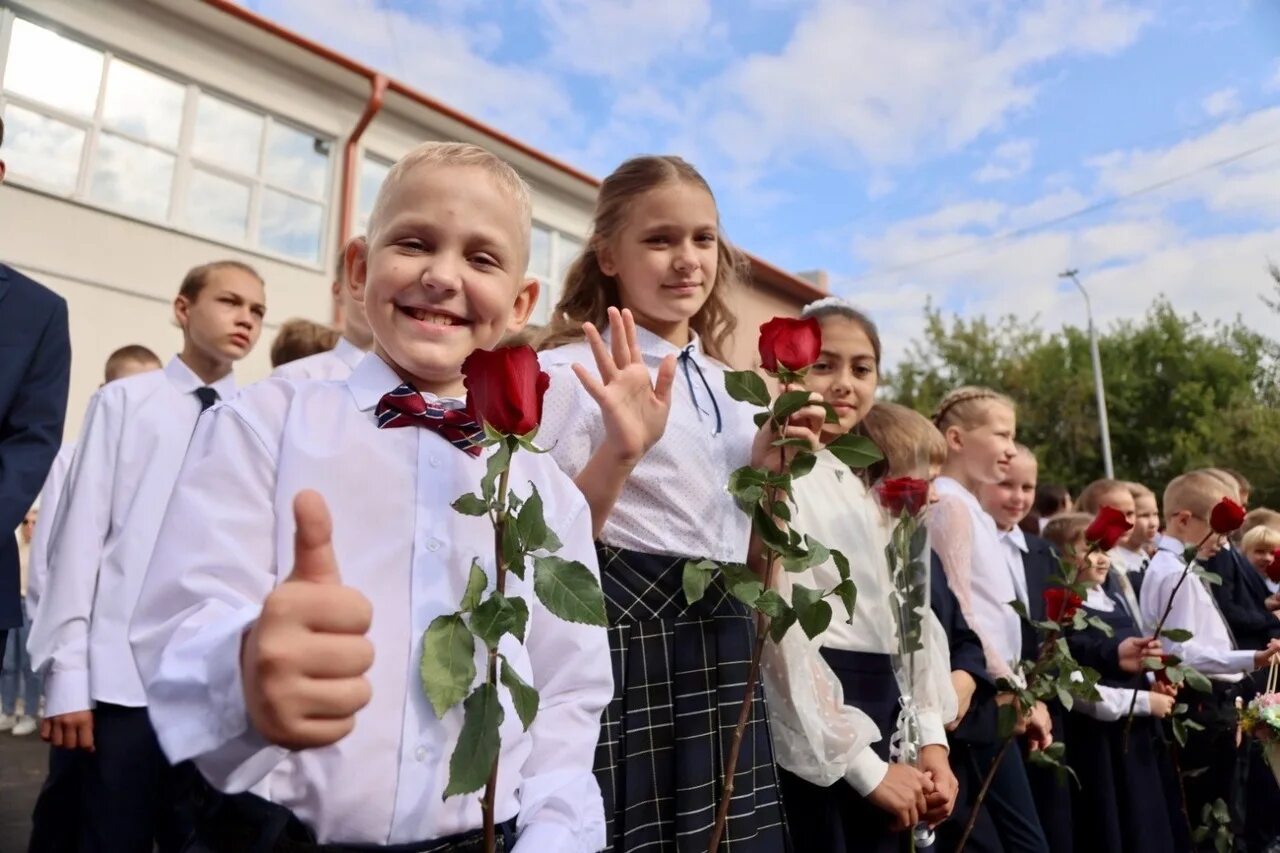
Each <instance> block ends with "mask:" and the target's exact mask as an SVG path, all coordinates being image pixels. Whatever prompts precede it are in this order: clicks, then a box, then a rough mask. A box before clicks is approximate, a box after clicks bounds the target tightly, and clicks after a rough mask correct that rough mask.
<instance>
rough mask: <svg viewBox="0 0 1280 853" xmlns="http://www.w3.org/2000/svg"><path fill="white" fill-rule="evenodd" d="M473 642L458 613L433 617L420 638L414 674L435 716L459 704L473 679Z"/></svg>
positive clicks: (465, 624) (474, 647) (474, 666)
mask: <svg viewBox="0 0 1280 853" xmlns="http://www.w3.org/2000/svg"><path fill="white" fill-rule="evenodd" d="M475 654H476V643H475V639H474V638H473V637H472V636H471V631H470V629H468V628H467V623H466V622H464V621H463V619H462V614H461V613H450V614H449V615H447V616H437V617H436V618H435V619H432V620H431V624H430V625H429V626H427V630H426V632H425V633H424V634H423V635H422V661H421V662H420V663H419V664H418V675H419V677H420V678H421V680H422V688H423V690H424V691H426V694H427V699H428V700H429V701H430V702H431V709H432V710H433V711H435V712H436V716H437V717H443V716H444V715H445V712H446V711H448V710H449V709H450V708H452V707H453V706H454V705H457V704H458V703H459V702H461V701H462V698H463V697H464V696H466V695H467V691H468V690H470V689H471V682H473V681H475V678H476V659H475Z"/></svg>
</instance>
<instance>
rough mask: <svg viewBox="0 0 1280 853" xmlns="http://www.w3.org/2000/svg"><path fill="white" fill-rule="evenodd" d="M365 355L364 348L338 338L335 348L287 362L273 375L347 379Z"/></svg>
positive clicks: (279, 376) (283, 377) (280, 376)
mask: <svg viewBox="0 0 1280 853" xmlns="http://www.w3.org/2000/svg"><path fill="white" fill-rule="evenodd" d="M364 356H365V352H364V350H362V349H360V348H359V347H357V346H356V345H355V344H353V343H351V341H349V340H347V339H346V338H338V343H337V344H335V345H334V347H333V349H331V350H327V351H326V352H318V353H316V354H315V355H309V356H307V357H306V358H299V359H295V360H294V361H288V362H285V363H284V364H282V365H280V366H279V367H277V368H276V369H275V370H273V371H271V375H272V376H275V377H278V378H280V379H346V378H347V377H348V376H350V375H351V371H353V370H355V369H356V365H357V364H359V363H360V360H361V359H363V358H364Z"/></svg>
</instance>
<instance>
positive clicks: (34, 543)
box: [23, 441, 76, 620]
mask: <svg viewBox="0 0 1280 853" xmlns="http://www.w3.org/2000/svg"><path fill="white" fill-rule="evenodd" d="M75 454H76V443H75V442H74V441H69V442H67V443H66V444H64V445H62V448H61V449H60V450H59V451H58V455H57V456H55V457H53V465H52V466H51V467H50V468H49V476H48V477H47V478H45V481H44V487H43V488H41V489H40V497H39V498H38V502H39V504H40V513H39V515H37V516H36V529H35V533H34V534H33V535H32V537H31V556H30V558H29V559H30V562H29V563H28V565H27V588H26V591H25V592H24V593H23V594H24V595H26V597H27V619H28V620H32V619H34V617H35V612H36V607H37V606H39V604H40V593H41V591H42V590H43V589H44V584H45V579H46V577H47V576H48V574H49V539H50V536H49V532H50V531H51V530H53V522H54V519H56V518H57V517H58V508H59V506H61V502H62V487H63V486H64V485H65V484H66V481H67V474H68V472H70V470H71V460H72V459H73V458H75Z"/></svg>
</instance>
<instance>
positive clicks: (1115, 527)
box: [1084, 506, 1133, 551]
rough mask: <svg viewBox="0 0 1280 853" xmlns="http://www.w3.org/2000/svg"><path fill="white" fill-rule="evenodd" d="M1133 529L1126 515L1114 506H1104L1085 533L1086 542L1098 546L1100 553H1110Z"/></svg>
mask: <svg viewBox="0 0 1280 853" xmlns="http://www.w3.org/2000/svg"><path fill="white" fill-rule="evenodd" d="M1132 529H1133V525H1132V524H1131V523H1129V522H1127V521H1125V520H1124V513H1123V512H1121V511H1120V510H1118V509H1116V508H1115V507H1112V506H1104V507H1103V508H1102V509H1100V510H1098V514H1097V515H1096V516H1094V518H1093V521H1091V522H1089V526H1088V528H1086V529H1085V531H1084V541H1086V542H1088V543H1090V544H1091V545H1097V546H1098V550H1099V551H1110V550H1111V549H1112V548H1114V547H1116V543H1117V542H1119V541H1120V540H1121V539H1123V538H1124V535H1125V534H1126V533H1128V532H1129V531H1130V530H1132Z"/></svg>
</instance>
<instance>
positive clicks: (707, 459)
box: [538, 328, 758, 563]
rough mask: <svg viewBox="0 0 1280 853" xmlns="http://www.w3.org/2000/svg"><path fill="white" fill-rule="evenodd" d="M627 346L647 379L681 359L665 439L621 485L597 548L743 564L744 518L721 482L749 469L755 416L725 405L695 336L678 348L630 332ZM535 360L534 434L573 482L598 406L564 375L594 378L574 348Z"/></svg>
mask: <svg viewBox="0 0 1280 853" xmlns="http://www.w3.org/2000/svg"><path fill="white" fill-rule="evenodd" d="M636 339H637V341H638V343H639V345H640V350H641V352H642V353H643V355H644V361H645V365H646V366H647V367H648V368H649V374H650V375H651V376H653V377H654V378H656V377H657V373H658V366H659V364H661V363H662V359H663V358H665V357H666V356H667V355H672V354H674V355H677V356H680V355H681V354H682V353H687V355H685V356H684V357H682V358H681V360H680V362H679V363H677V365H676V377H675V385H674V387H673V389H672V394H671V414H670V417H669V419H668V420H667V429H666V432H664V433H663V435H662V438H660V439H658V441H657V443H655V444H654V446H653V447H652V448H650V449H649V452H648V453H646V454H645V456H644V458H643V459H641V460H640V463H639V464H638V465H636V467H635V470H633V471H632V472H631V476H629V477H628V478H627V481H626V484H625V485H624V486H623V487H622V493H621V494H620V495H619V496H618V500H617V503H615V504H614V506H613V509H612V511H611V512H610V513H609V518H608V520H607V521H605V524H604V528H603V529H602V531H601V533H600V540H601V541H602V542H604V543H605V544H607V545H612V546H613V547H615V548H627V549H630V550H634V551H642V552H645V553H649V554H669V555H672V556H689V557H700V558H710V559H713V560H721V561H726V562H737V563H741V562H745V561H746V558H747V542H748V538H749V536H750V519H749V518H748V516H747V515H746V513H744V512H742V511H741V510H739V509H738V507H737V505H736V504H735V503H734V501H733V497H732V496H731V495H730V494H729V491H728V482H729V475H730V474H731V473H733V471H734V470H736V469H738V468H741V467H742V466H743V465H747V464H749V462H750V461H751V443H752V441H753V440H754V438H755V434H756V431H757V430H756V426H755V423H754V422H753V421H752V416H753V415H754V414H755V413H756V412H757V411H758V410H757V409H756V408H755V407H753V406H751V405H750V404H748V403H742V402H739V401H737V400H734V399H733V398H731V397H730V396H729V394H728V393H727V392H726V391H725V388H724V375H725V371H726V370H727V369H728V368H727V367H726V366H725V365H724V364H722V363H721V362H719V361H716V360H715V359H713V358H711V357H710V356H708V355H707V354H706V353H704V352H703V350H702V342H701V341H700V340H699V339H698V338H697V336H696V335H695V336H694V338H693V340H692V342H691V343H690V344H689V345H688V346H685V347H677V346H676V345H675V344H672V343H670V342H669V341H666V340H664V339H663V338H660V337H658V336H657V335H655V334H653V333H652V332H650V331H648V330H646V329H643V328H637V329H636ZM605 340H606V341H608V340H609V336H608V334H607V333H606V334H605ZM538 360H539V361H540V362H541V364H542V368H543V370H545V371H547V373H549V374H550V375H551V387H550V389H549V390H548V391H547V394H546V397H545V398H544V400H543V411H542V427H541V429H540V430H539V435H540V436H541V438H542V442H543V443H544V444H545V445H547V446H551V455H552V457H553V458H554V459H555V460H556V462H557V463H558V464H559V465H560V467H561V468H562V469H563V470H564V471H565V472H566V473H568V474H569V476H571V477H576V476H578V473H579V472H580V471H582V469H583V468H584V467H586V464H587V462H588V461H589V460H590V459H591V456H592V454H594V453H595V451H596V450H597V449H598V448H599V447H600V445H601V444H603V443H604V441H605V432H604V421H603V419H602V418H601V417H600V407H599V406H598V405H597V404H596V401H595V400H594V399H592V397H591V395H590V394H588V393H587V391H586V389H585V388H583V387H582V383H581V382H579V381H578V377H577V376H575V375H574V373H573V369H572V367H573V365H574V364H575V363H576V364H581V365H582V366H583V367H585V368H586V369H587V370H588V371H590V372H591V374H592V375H595V376H597V377H598V376H599V375H600V374H599V371H598V370H597V369H596V363H595V358H594V357H593V356H592V354H591V347H590V346H589V345H588V344H587V343H586V342H585V341H582V342H577V343H572V344H566V345H565V346H562V347H556V348H555V349H551V350H546V351H545V352H542V353H540V354H539V355H538ZM717 412H718V414H717ZM717 426H718V427H719V432H718V433H717ZM553 442H554V444H553Z"/></svg>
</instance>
